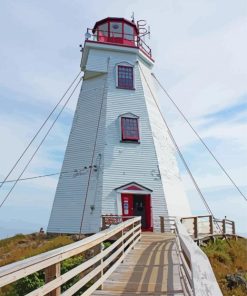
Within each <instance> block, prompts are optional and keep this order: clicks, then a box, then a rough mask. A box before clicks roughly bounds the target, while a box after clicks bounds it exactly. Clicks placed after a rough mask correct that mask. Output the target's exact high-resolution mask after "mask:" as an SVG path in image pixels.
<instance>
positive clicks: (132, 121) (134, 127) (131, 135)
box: [121, 116, 140, 142]
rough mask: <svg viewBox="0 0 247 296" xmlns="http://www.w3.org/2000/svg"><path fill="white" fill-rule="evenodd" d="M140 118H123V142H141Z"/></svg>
mask: <svg viewBox="0 0 247 296" xmlns="http://www.w3.org/2000/svg"><path fill="white" fill-rule="evenodd" d="M138 119H139V118H138V117H125V116H122V117H121V131H122V141H131V142H132V141H133V142H139V140H140V137H139V123H138Z"/></svg>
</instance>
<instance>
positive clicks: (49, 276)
mask: <svg viewBox="0 0 247 296" xmlns="http://www.w3.org/2000/svg"><path fill="white" fill-rule="evenodd" d="M60 275H61V267H60V262H59V263H56V264H54V265H51V266H49V267H47V268H45V283H49V282H50V281H52V280H54V279H56V278H57V277H59V276H60ZM46 295H47V296H59V295H61V287H58V288H56V289H55V290H53V291H51V292H50V293H48V294H46Z"/></svg>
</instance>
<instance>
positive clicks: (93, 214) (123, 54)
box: [48, 17, 191, 233]
mask: <svg viewBox="0 0 247 296" xmlns="http://www.w3.org/2000/svg"><path fill="white" fill-rule="evenodd" d="M140 35H141V34H140V32H139V28H138V25H137V24H135V23H134V22H132V21H128V20H126V19H124V18H113V17H109V18H106V19H103V20H101V21H98V22H97V23H96V24H95V26H94V28H93V29H92V30H89V29H88V32H87V34H86V40H85V44H84V50H83V54H82V61H81V68H82V70H83V71H84V78H83V83H82V87H81V92H80V96H79V99H78V104H77V108H76V111H75V115H74V120H73V124H72V128H71V132H70V136H69V140H68V145H67V149H66V152H65V157H64V161H63V166H62V171H63V172H64V171H65V172H66V171H67V172H68V171H73V170H75V173H71V174H61V176H60V179H59V182H58V186H57V191H56V195H55V199H54V203H53V207H52V211H51V216H50V221H49V225H48V232H50V233H79V232H80V233H95V232H98V231H99V230H100V227H101V216H102V215H108V214H113V215H121V216H141V217H142V229H143V230H149V231H152V230H155V229H156V228H157V227H158V224H157V225H156V221H157V220H158V219H159V216H188V215H190V214H191V213H190V208H189V205H188V200H187V197H186V195H185V192H184V189H183V186H182V184H181V179H180V176H179V171H178V166H177V163H176V158H175V156H174V147H173V145H172V143H171V141H170V139H169V136H168V132H167V128H166V126H165V124H164V122H163V119H162V116H161V114H160V112H159V110H158V107H157V105H156V103H155V100H154V98H155V97H156V91H155V87H154V85H153V77H152V75H151V71H152V67H153V65H154V60H153V58H152V56H151V50H150V49H149V47H147V46H146V44H145V43H144V42H143V40H142V39H141V36H140Z"/></svg>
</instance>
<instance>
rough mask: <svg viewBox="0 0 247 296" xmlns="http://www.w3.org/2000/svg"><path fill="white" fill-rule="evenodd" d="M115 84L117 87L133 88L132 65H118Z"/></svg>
mask: <svg viewBox="0 0 247 296" xmlns="http://www.w3.org/2000/svg"><path fill="white" fill-rule="evenodd" d="M117 82H118V83H117V86H118V87H119V88H125V89H134V75H133V67H131V66H120V65H119V66H118V73H117Z"/></svg>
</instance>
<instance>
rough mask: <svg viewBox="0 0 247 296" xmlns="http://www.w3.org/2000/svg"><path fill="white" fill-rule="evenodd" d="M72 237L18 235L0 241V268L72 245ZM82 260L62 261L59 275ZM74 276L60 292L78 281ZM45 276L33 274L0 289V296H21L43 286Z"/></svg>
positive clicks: (77, 258)
mask: <svg viewBox="0 0 247 296" xmlns="http://www.w3.org/2000/svg"><path fill="white" fill-rule="evenodd" d="M73 242H74V239H73V237H72V236H66V235H62V236H56V237H54V236H53V237H52V236H47V235H44V234H30V235H23V234H18V235H16V236H14V237H11V238H7V239H4V240H0V266H3V265H6V264H9V263H12V262H16V261H19V260H22V259H25V258H28V257H31V256H35V255H38V254H41V253H44V252H47V251H50V250H53V249H56V248H59V247H62V246H65V245H67V244H70V243H73ZM83 260H84V256H83V255H79V256H74V257H72V258H69V259H67V260H64V261H63V262H62V264H61V274H64V273H65V272H67V271H69V270H70V269H72V268H74V267H76V266H78V265H79V264H81V263H82V262H83ZM79 279H80V278H79V276H76V277H74V278H72V279H71V280H69V281H68V282H67V283H65V284H64V285H63V286H62V289H61V290H62V292H63V291H65V290H66V289H68V288H69V287H70V286H72V285H73V284H74V283H75V282H77V281H78V280H79ZM44 283H45V275H44V272H43V271H39V272H35V273H34V274H31V275H29V276H27V277H25V278H23V279H20V280H18V281H17V282H15V283H13V284H11V285H8V286H5V287H3V288H2V289H0V296H22V295H26V294H27V293H29V292H31V291H33V290H34V289H36V288H39V287H41V286H43V285H44ZM78 295H79V294H78Z"/></svg>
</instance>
